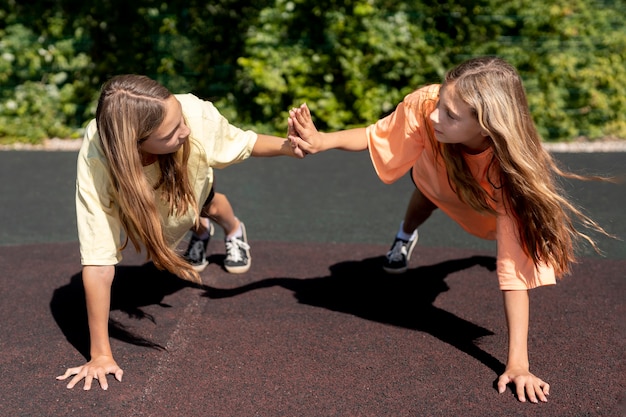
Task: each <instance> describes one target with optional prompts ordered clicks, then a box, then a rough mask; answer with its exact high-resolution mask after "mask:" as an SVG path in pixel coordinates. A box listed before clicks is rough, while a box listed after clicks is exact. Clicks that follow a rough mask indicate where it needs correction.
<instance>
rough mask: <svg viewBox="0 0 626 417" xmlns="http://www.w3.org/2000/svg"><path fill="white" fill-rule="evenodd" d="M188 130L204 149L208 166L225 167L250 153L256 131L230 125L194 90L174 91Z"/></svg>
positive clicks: (243, 158) (248, 155)
mask: <svg viewBox="0 0 626 417" xmlns="http://www.w3.org/2000/svg"><path fill="white" fill-rule="evenodd" d="M176 97H177V99H178V100H179V101H180V102H181V103H182V106H183V112H184V114H185V117H186V119H187V123H188V124H189V127H190V129H191V132H192V133H191V134H192V136H193V138H194V139H195V140H197V141H198V142H199V143H200V144H201V145H202V147H203V148H204V150H205V152H206V157H207V161H208V163H209V166H211V167H213V168H225V167H227V166H229V165H231V164H234V163H238V162H241V161H243V160H245V159H247V158H249V157H250V155H251V154H252V148H253V147H254V144H255V143H256V140H257V134H256V132H254V131H252V130H244V129H241V128H239V127H237V126H234V125H232V124H231V123H230V122H229V121H228V120H227V119H226V118H225V117H224V116H223V115H222V114H221V113H220V112H219V111H218V110H217V108H215V106H214V105H213V103H211V102H210V101H206V100H201V99H200V98H198V97H196V96H194V95H193V94H182V95H177V96H176Z"/></svg>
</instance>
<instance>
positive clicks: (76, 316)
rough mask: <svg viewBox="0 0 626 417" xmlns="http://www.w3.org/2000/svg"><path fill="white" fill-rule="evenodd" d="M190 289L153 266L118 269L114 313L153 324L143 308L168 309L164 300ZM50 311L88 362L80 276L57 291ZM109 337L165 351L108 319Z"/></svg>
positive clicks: (83, 298)
mask: <svg viewBox="0 0 626 417" xmlns="http://www.w3.org/2000/svg"><path fill="white" fill-rule="evenodd" d="M190 286H194V284H192V283H190V282H187V281H184V280H182V279H180V278H178V277H176V276H174V275H172V274H170V273H168V272H164V271H160V270H158V269H157V268H156V267H155V266H154V265H153V264H152V263H151V262H148V263H146V264H144V265H142V266H117V267H116V275H115V280H114V281H113V285H112V286H111V311H114V310H119V311H121V312H124V313H126V314H128V316H129V317H132V318H135V319H138V320H144V319H147V320H150V321H152V322H154V317H152V316H151V315H150V314H147V313H145V312H144V311H143V310H142V309H141V307H145V306H149V305H159V306H161V307H163V308H168V307H169V305H167V304H165V303H163V298H164V297H165V296H167V295H170V294H173V293H175V292H177V291H179V290H181V289H182V288H185V287H190ZM50 311H51V312H52V316H53V317H54V320H55V321H56V323H57V325H58V326H59V328H60V329H61V331H62V332H63V334H64V335H65V337H66V338H67V340H68V342H70V343H71V344H72V346H74V347H75V348H76V350H77V351H78V352H80V353H81V354H82V355H83V356H84V357H85V359H88V358H89V327H88V325H87V308H86V303H85V291H84V289H83V283H82V277H81V273H78V274H75V275H73V276H72V278H71V279H70V282H69V284H67V285H65V286H63V287H59V288H57V289H56V290H55V291H54V293H53V295H52V299H51V300H50ZM109 336H110V337H111V338H114V339H118V340H121V341H123V342H127V343H130V344H134V345H138V346H145V347H149V348H153V349H162V350H165V348H164V347H163V346H161V345H159V344H157V343H154V342H152V341H150V340H148V339H146V338H144V337H141V336H139V335H136V334H134V333H132V332H130V331H129V330H128V329H127V328H126V327H125V326H124V324H122V323H120V322H118V321H116V320H113V319H109Z"/></svg>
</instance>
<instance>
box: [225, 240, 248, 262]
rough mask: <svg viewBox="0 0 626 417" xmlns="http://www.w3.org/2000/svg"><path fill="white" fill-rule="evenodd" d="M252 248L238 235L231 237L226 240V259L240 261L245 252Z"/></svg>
mask: <svg viewBox="0 0 626 417" xmlns="http://www.w3.org/2000/svg"><path fill="white" fill-rule="evenodd" d="M248 249H250V245H248V244H247V243H246V242H244V241H243V240H241V239H239V238H237V237H231V238H228V239H227V240H226V259H228V260H230V261H232V262H239V261H242V260H243V252H244V251H245V250H248Z"/></svg>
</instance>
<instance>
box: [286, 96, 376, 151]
mask: <svg viewBox="0 0 626 417" xmlns="http://www.w3.org/2000/svg"><path fill="white" fill-rule="evenodd" d="M289 132H290V135H289V139H290V140H291V141H292V142H293V143H295V144H296V145H297V146H298V147H299V148H301V149H302V150H304V151H305V152H306V153H311V154H315V153H317V152H322V151H326V150H328V149H340V150H343V151H353V152H356V151H364V150H366V149H367V136H366V135H365V128H356V129H348V130H339V131H337V132H332V133H322V132H319V131H318V130H317V128H316V127H315V124H313V119H312V117H311V112H310V110H309V108H308V106H307V105H306V104H303V105H301V106H300V107H298V108H295V109H291V111H290V112H289Z"/></svg>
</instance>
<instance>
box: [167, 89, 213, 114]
mask: <svg viewBox="0 0 626 417" xmlns="http://www.w3.org/2000/svg"><path fill="white" fill-rule="evenodd" d="M174 97H176V99H177V100H178V101H179V102H180V105H181V106H182V109H183V114H184V115H185V117H186V118H187V119H193V118H203V119H216V118H219V117H221V114H220V113H219V111H218V110H217V109H216V108H215V106H214V105H213V103H211V102H210V101H208V100H203V99H201V98H199V97H198V96H196V95H194V94H191V93H188V94H175V95H174Z"/></svg>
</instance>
